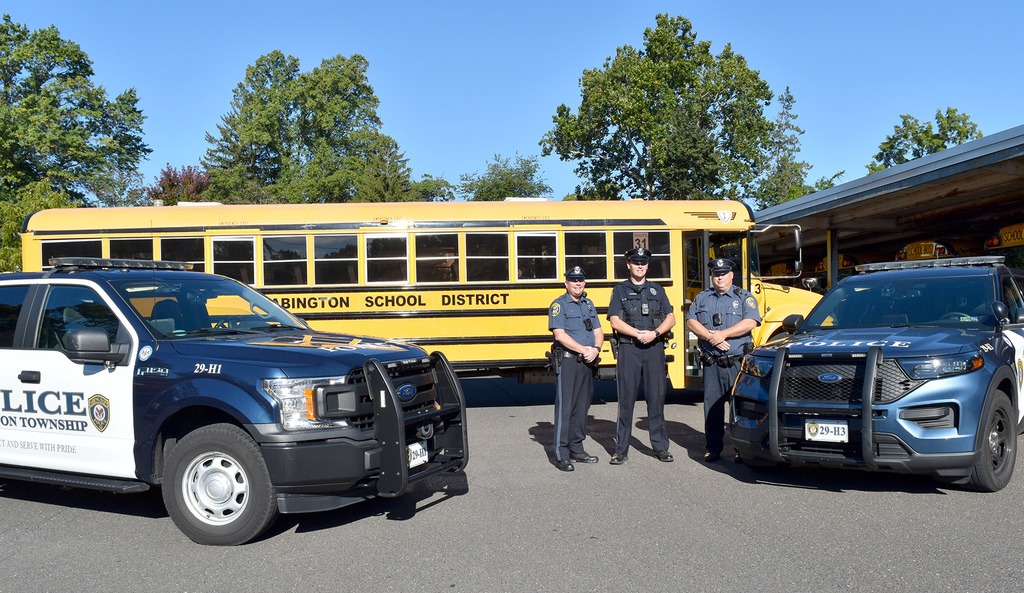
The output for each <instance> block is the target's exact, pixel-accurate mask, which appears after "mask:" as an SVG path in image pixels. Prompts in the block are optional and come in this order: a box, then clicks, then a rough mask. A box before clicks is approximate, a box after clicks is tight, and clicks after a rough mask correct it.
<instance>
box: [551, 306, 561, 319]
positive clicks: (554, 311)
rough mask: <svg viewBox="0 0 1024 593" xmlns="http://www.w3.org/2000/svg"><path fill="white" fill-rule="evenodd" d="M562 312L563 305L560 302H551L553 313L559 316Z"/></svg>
mask: <svg viewBox="0 0 1024 593" xmlns="http://www.w3.org/2000/svg"><path fill="white" fill-rule="evenodd" d="M561 312H562V306H561V305H559V304H558V303H551V315H552V316H555V317H557V316H558V314H559V313H561Z"/></svg>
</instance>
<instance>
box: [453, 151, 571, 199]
mask: <svg viewBox="0 0 1024 593" xmlns="http://www.w3.org/2000/svg"><path fill="white" fill-rule="evenodd" d="M515 159H516V160H515V163H513V162H512V160H511V159H507V158H502V156H501V155H500V154H495V155H494V160H493V161H492V162H489V163H487V172H486V173H484V174H483V175H477V174H476V173H472V174H468V173H467V174H464V175H461V176H459V180H460V183H459V193H461V194H462V195H464V196H466V199H468V200H480V201H489V202H496V201H500V200H504V199H505V198H512V197H534V196H544V195H550V194H551V187H550V186H548V184H546V183H544V178H543V177H542V176H541V175H540V163H539V162H538V158H537V157H536V156H531V157H523V156H520V155H518V154H517V155H516V157H515Z"/></svg>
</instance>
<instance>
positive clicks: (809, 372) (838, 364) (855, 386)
mask: <svg viewBox="0 0 1024 593" xmlns="http://www.w3.org/2000/svg"><path fill="white" fill-rule="evenodd" d="M864 374H865V359H863V358H858V359H848V360H843V361H837V360H828V361H824V360H821V359H814V358H811V359H806V358H792V359H789V360H788V361H787V362H786V367H785V368H784V369H783V370H782V381H781V382H780V383H779V399H780V400H789V401H814V402H849V403H858V404H859V403H860V399H861V393H862V392H863V389H864ZM823 375H834V376H837V377H839V380H838V381H835V382H833V383H826V382H824V381H822V380H821V379H820V377H822V376H823ZM768 380H770V379H769V378H765V381H766V382H767V381H768ZM923 382H924V381H915V380H913V379H911V378H910V377H908V376H907V375H906V373H904V372H903V369H901V368H900V367H899V365H898V364H896V361H895V360H891V359H885V360H883V361H882V364H881V366H879V368H878V373H877V374H876V375H875V396H874V400H873V401H874V402H875V403H880V404H886V403H890V402H894V401H896V400H898V399H900V398H901V397H903V396H905V395H907V394H908V393H910V392H911V391H913V390H915V389H917V387H918V386H919V385H921V383H923ZM766 386H767V383H766Z"/></svg>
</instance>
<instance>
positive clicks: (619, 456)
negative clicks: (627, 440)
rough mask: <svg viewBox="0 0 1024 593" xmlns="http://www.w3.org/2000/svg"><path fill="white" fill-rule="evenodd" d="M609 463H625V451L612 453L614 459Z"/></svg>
mask: <svg viewBox="0 0 1024 593" xmlns="http://www.w3.org/2000/svg"><path fill="white" fill-rule="evenodd" d="M608 463H610V464H612V465H622V464H623V463H626V454H625V453H616V454H614V455H612V459H611V461H609V462H608Z"/></svg>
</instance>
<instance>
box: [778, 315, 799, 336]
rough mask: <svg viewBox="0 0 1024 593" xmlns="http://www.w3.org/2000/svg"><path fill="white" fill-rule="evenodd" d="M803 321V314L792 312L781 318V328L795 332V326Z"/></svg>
mask: <svg viewBox="0 0 1024 593" xmlns="http://www.w3.org/2000/svg"><path fill="white" fill-rule="evenodd" d="M803 322H804V316H803V315H801V314H799V313H793V314H792V315H787V316H786V318H785V319H783V320H782V329H784V330H786V331H787V332H789V333H794V332H796V330H797V328H798V327H800V324H801V323H803Z"/></svg>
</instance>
